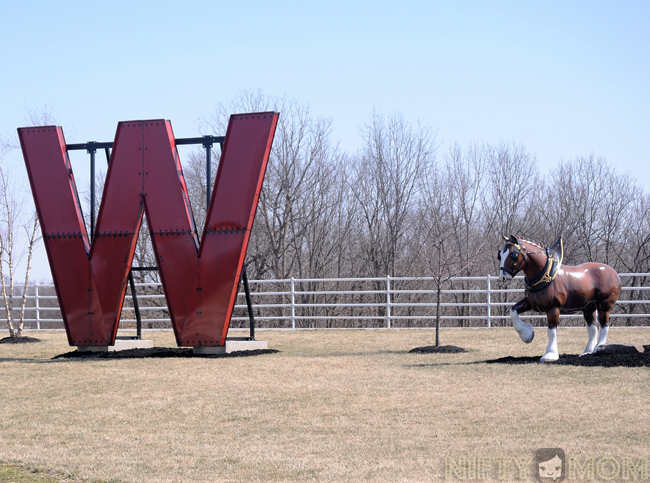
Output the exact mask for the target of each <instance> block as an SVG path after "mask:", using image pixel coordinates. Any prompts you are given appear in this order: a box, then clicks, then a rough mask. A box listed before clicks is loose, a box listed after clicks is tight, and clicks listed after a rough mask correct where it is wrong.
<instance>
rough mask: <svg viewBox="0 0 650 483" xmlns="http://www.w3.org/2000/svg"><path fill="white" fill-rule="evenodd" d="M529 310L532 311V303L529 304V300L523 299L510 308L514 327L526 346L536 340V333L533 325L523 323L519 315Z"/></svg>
mask: <svg viewBox="0 0 650 483" xmlns="http://www.w3.org/2000/svg"><path fill="white" fill-rule="evenodd" d="M528 310H530V302H528V299H527V298H523V299H521V300H520V301H519V302H517V303H516V304H515V305H513V306H512V307H510V318H511V319H512V326H513V327H514V328H515V330H516V331H517V332H518V333H519V337H520V338H521V340H523V341H524V342H525V343H526V344H530V343H531V342H532V341H533V339H534V338H535V331H534V330H533V326H532V325H530V324H527V323H526V322H522V321H521V319H520V318H519V314H521V313H523V312H527V311H528Z"/></svg>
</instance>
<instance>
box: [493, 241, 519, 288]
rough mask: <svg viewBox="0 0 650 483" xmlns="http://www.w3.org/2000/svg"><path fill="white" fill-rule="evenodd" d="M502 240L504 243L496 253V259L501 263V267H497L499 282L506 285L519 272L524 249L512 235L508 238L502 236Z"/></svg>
mask: <svg viewBox="0 0 650 483" xmlns="http://www.w3.org/2000/svg"><path fill="white" fill-rule="evenodd" d="M503 239H504V240H505V242H506V243H505V245H504V246H503V248H502V249H501V250H500V251H499V252H498V254H497V259H498V260H499V262H501V266H500V267H499V281H500V282H501V283H504V284H506V283H509V282H510V281H511V280H512V278H513V277H514V276H515V275H516V274H517V272H518V271H519V270H521V268H522V265H523V262H524V254H525V253H526V249H525V248H524V247H523V246H522V245H521V244H520V243H519V240H518V239H517V237H516V236H514V235H510V238H506V237H505V236H504V237H503Z"/></svg>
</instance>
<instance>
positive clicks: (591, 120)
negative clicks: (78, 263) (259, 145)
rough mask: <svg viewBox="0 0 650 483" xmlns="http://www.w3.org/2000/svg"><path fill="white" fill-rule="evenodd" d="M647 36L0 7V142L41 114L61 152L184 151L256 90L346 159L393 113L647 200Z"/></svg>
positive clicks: (327, 9)
mask: <svg viewBox="0 0 650 483" xmlns="http://www.w3.org/2000/svg"><path fill="white" fill-rule="evenodd" d="M649 25H650V2H645V1H636V2H635V1H620V2H599V1H589V2H587V1H584V2H578V1H574V2H566V1H563V2H560V1H547V2H514V1H512V2H500V1H492V2H479V1H476V2H471V1H457V2H450V1H448V2H436V1H427V2H418V1H402V2H382V1H376V2H351V1H348V2H340V1H330V2H319V3H316V2H305V1H302V2H293V1H275V2H268V1H267V2H257V1H251V2H244V1H240V2H232V1H230V2H223V3H222V2H207V1H203V2H201V1H196V2H193V1H191V0H189V1H186V2H170V1H164V0H163V1H157V2H140V1H137V0H133V1H129V2H126V1H121V0H117V1H112V2H87V1H84V2H73V1H66V0H62V1H57V2H49V1H48V2H44V1H36V2H4V3H3V4H2V6H0V52H1V53H2V75H1V76H0V114H1V115H0V135H2V136H4V137H7V136H13V135H14V133H15V129H16V127H18V126H21V125H22V124H23V123H24V119H25V113H26V110H27V109H40V108H42V107H43V106H45V105H46V106H47V107H48V108H49V109H50V110H51V111H52V113H53V115H54V116H55V117H56V118H57V120H58V122H59V124H60V125H63V126H64V128H67V129H70V130H71V129H72V128H74V131H75V132H76V136H75V138H74V139H68V141H72V140H74V141H76V142H82V141H89V140H96V141H110V140H112V139H113V137H114V134H115V128H116V125H117V122H118V121H120V120H128V119H148V118H166V119H170V120H171V122H172V125H173V127H174V132H175V135H176V136H177V137H187V136H194V135H197V134H198V131H197V124H196V120H197V118H199V117H200V116H202V115H207V114H209V113H210V112H211V110H212V109H213V108H214V106H215V104H216V103H217V102H219V101H228V100H230V99H232V98H233V97H234V96H236V95H237V93H238V92H239V91H240V90H242V89H247V88H252V89H257V88H260V89H262V90H263V91H265V92H266V93H267V94H269V95H285V94H286V95H287V96H288V97H291V98H295V99H297V100H298V101H300V102H302V103H308V104H309V105H310V106H311V108H312V111H313V112H314V114H317V115H319V116H324V117H331V118H333V128H334V136H335V137H336V138H337V139H339V140H340V142H341V146H342V147H343V148H344V149H347V150H355V149H357V148H358V147H359V146H360V138H359V134H358V127H359V125H360V124H361V123H363V122H364V121H365V120H366V119H367V118H368V116H369V115H370V113H371V112H372V110H373V109H377V110H379V111H382V112H390V111H400V112H402V113H403V114H404V115H405V116H406V117H407V118H410V119H413V120H416V119H419V120H420V121H422V122H424V123H426V124H428V125H430V126H432V127H433V128H434V129H437V132H438V141H440V142H441V149H445V148H446V147H447V146H448V145H449V143H450V142H456V141H457V142H459V143H460V144H461V145H465V144H467V143H468V142H471V141H479V142H482V141H485V142H490V143H498V142H499V141H507V142H510V141H514V142H516V143H522V144H523V145H524V146H526V148H527V149H528V150H529V151H530V152H532V153H534V154H535V155H537V157H538V159H539V163H540V166H541V167H542V169H547V168H549V167H552V166H554V165H555V164H556V163H558V162H559V161H560V160H561V159H562V158H564V159H572V158H575V157H576V156H579V155H584V154H587V153H589V152H593V153H594V154H595V155H597V156H604V157H605V158H606V159H607V160H608V161H610V162H611V163H613V164H614V165H616V166H617V168H618V169H619V170H620V171H622V172H625V171H629V172H631V173H633V174H634V175H635V176H636V177H637V178H638V179H639V182H640V183H641V184H642V185H643V186H644V187H645V188H646V190H650V170H649V169H648V168H647V165H648V160H649V159H648V158H649V154H648V153H649V152H650V93H649V87H648V86H650V28H648V26H649ZM216 134H222V133H216ZM18 154H19V153H15V156H14V158H15V157H16V155H18ZM19 161H20V159H19V158H18V160H17V161H16V162H17V163H19ZM79 175H80V173H79V174H78V176H79ZM39 257H41V258H42V255H40V256H39ZM43 262H44V258H42V260H38V259H37V263H36V264H35V269H34V275H35V276H36V277H37V278H39V277H40V278H48V277H49V271H48V270H47V267H45V270H43V269H40V268H36V266H37V265H39V266H40V265H43V264H44V263H43ZM45 265H46V264H45Z"/></svg>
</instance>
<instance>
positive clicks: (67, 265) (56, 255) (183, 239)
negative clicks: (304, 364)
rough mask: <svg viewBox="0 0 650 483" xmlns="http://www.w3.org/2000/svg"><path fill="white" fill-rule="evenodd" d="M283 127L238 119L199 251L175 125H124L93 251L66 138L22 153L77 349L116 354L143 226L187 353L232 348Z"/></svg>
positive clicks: (27, 146) (49, 139)
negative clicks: (236, 311)
mask: <svg viewBox="0 0 650 483" xmlns="http://www.w3.org/2000/svg"><path fill="white" fill-rule="evenodd" d="M277 121H278V114H277V113H273V112H265V113H255V114H242V115H234V116H231V118H230V122H229V124H228V131H227V132H226V138H225V142H224V146H223V151H222V155H221V160H220V163H219V168H218V171H217V177H216V181H215V187H214V190H213V192H212V198H211V200H210V206H209V209H208V214H207V220H206V225H205V227H204V230H203V234H202V237H201V240H200V243H199V240H198V237H197V231H196V227H195V226H194V217H193V215H192V208H191V206H190V201H189V198H188V193H187V187H186V185H185V179H184V177H183V171H182V169H181V164H180V160H179V157H178V152H177V150H176V144H175V140H174V135H173V132H172V127H171V124H170V122H169V121H164V120H153V121H131V122H120V123H119V124H118V127H117V133H116V135H115V143H114V145H113V152H112V154H111V161H110V164H109V168H108V173H107V175H106V182H105V184H104V194H103V198H102V204H101V207H100V209H99V214H98V217H97V228H96V232H95V236H94V239H93V240H92V243H91V241H90V240H89V238H88V234H87V231H86V226H85V224H84V221H83V216H82V210H81V204H80V202H79V196H78V194H77V187H76V184H75V180H74V176H73V174H72V168H71V165H70V160H69V158H68V153H67V149H66V144H65V140H64V137H63V132H62V130H61V128H60V127H54V126H49V127H47V126H46V127H37V128H21V129H19V130H18V134H19V137H20V143H21V146H22V149H23V156H24V158H25V164H26V165H27V171H28V174H29V180H30V183H31V187H32V192H33V194H34V201H35V204H36V209H37V211H38V216H39V219H40V222H41V229H42V231H43V239H44V243H45V249H46V251H47V255H48V259H49V262H50V268H51V270H52V277H53V278H54V284H55V287H56V292H57V297H58V299H59V305H60V307H61V313H62V316H63V320H64V323H65V328H66V331H67V334H68V341H69V343H70V345H80V346H91V345H113V344H114V343H115V336H116V334H117V327H118V322H119V319H120V314H121V312H122V304H123V303H124V295H125V292H126V285H127V277H128V273H129V270H130V268H131V263H132V262H133V255H134V251H135V246H136V241H137V238H138V233H139V230H140V227H141V224H142V217H143V215H146V217H147V225H148V227H149V230H150V232H151V240H152V244H153V248H154V252H155V256H156V260H157V263H158V268H159V273H160V278H161V281H162V285H163V290H164V292H165V298H166V299H167V306H168V309H169V315H170V318H171V321H172V326H173V328H174V333H175V335H176V341H177V342H178V345H180V346H194V347H196V346H218V345H224V344H225V340H226V334H227V332H228V327H229V325H230V317H231V315H232V310H233V307H234V304H235V298H236V296H237V287H238V285H239V279H240V276H241V270H242V266H243V263H244V256H245V255H246V248H247V246H248V240H249V238H250V230H251V227H252V225H253V219H254V217H255V211H256V210H257V201H258V198H259V194H260V190H261V188H262V181H263V179H264V173H265V170H266V164H267V162H268V159H269V153H270V151H271V144H272V142H273V136H274V133H275V127H276V125H277Z"/></svg>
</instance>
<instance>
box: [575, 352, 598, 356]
mask: <svg viewBox="0 0 650 483" xmlns="http://www.w3.org/2000/svg"><path fill="white" fill-rule="evenodd" d="M594 352H596V351H584V352H583V353H582V354H580V355H579V356H578V357H582V356H586V355H588V354H593V353H594Z"/></svg>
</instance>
